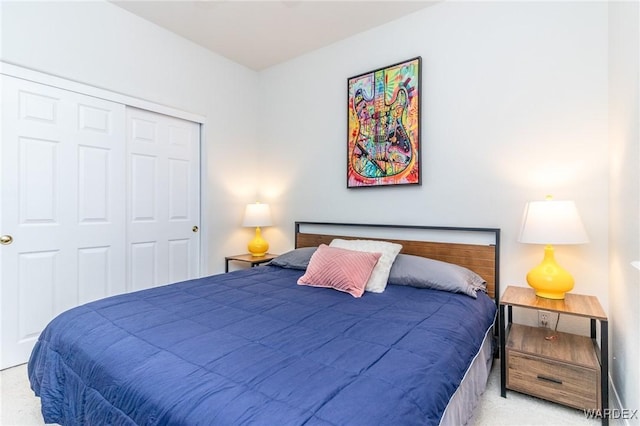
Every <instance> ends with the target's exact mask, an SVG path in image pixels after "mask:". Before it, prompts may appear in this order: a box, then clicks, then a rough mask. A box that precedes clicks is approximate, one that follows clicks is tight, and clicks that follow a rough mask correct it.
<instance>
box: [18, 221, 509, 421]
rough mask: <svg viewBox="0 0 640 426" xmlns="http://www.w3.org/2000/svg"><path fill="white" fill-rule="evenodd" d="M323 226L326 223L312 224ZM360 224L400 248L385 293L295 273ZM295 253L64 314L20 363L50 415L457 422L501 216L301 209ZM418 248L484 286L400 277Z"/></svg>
mask: <svg viewBox="0 0 640 426" xmlns="http://www.w3.org/2000/svg"><path fill="white" fill-rule="evenodd" d="M318 227H319V228H320V229H325V228H326V229H331V230H332V232H331V233H329V232H324V231H321V232H316V231H312V232H311V231H306V229H310V230H314V229H316V228H318ZM335 229H337V230H340V231H339V232H337V233H334V232H333V230H335ZM344 230H347V231H344ZM352 230H355V231H357V232H354V233H353V234H354V235H349V233H350V232H351V231H352ZM345 232H346V233H345ZM422 232H427V233H431V232H435V233H436V234H439V233H442V232H444V233H454V234H461V235H463V236H464V238H466V237H468V236H470V235H475V234H478V235H483V236H485V237H488V239H489V242H486V243H485V242H481V243H477V242H473V243H471V244H467V243H460V242H433V241H423V240H422V238H419V239H416V235H419V234H420V233H422ZM367 233H372V234H374V235H378V234H382V235H383V237H368V236H367V237H365V236H364V235H365V234H367ZM395 234H400V235H403V236H402V237H401V238H391V237H390V236H393V235H395ZM367 235H369V234H367ZM365 238H366V239H367V240H368V241H372V242H375V241H381V240H382V241H384V243H385V244H386V243H388V244H391V245H395V244H397V245H400V246H401V250H400V252H399V253H400V254H398V255H397V257H396V258H395V259H394V261H393V265H392V269H391V272H390V275H388V282H387V283H386V287H385V288H384V290H383V291H382V292H375V293H374V292H369V291H366V292H364V293H363V294H362V296H361V297H354V296H353V295H352V294H350V293H347V292H345V291H336V290H335V289H331V288H321V287H316V286H311V285H305V284H304V283H302V285H301V280H303V278H304V277H306V276H307V275H308V274H309V273H310V271H311V270H312V269H314V268H316V267H317V266H318V265H317V261H318V259H319V258H320V257H321V254H320V252H321V251H322V253H325V252H326V253H329V252H331V253H332V255H333V254H336V253H338V254H341V253H342V252H340V250H343V251H344V250H346V251H347V252H349V253H348V254H349V255H350V256H351V255H352V250H349V249H344V248H340V247H338V246H336V247H333V246H332V244H334V242H336V240H338V241H346V243H345V244H347V245H348V244H350V243H358V242H360V241H362V240H363V239H365ZM305 251H306V252H308V256H309V257H308V258H307V259H306V262H307V264H306V265H303V267H301V266H300V265H293V266H292V265H290V264H287V262H284V260H283V261H282V262H280V263H278V262H276V261H274V262H272V263H270V264H267V265H266V266H260V267H256V268H249V269H245V270H240V271H234V272H231V273H227V274H219V275H213V276H209V277H204V278H200V279H196V280H191V281H186V282H181V283H176V284H171V285H167V286H163V287H156V288H152V289H148V290H144V291H139V292H134V293H128V294H123V295H119V296H114V297H110V298H107V299H103V300H99V301H96V302H92V303H89V304H86V305H83V306H79V307H77V308H73V309H71V310H69V311H67V312H64V313H63V314H61V315H60V316H58V317H57V318H55V319H54V320H53V321H52V322H51V323H50V324H49V325H48V326H47V327H46V329H45V330H44V331H43V332H42V334H41V336H40V338H39V340H38V342H37V344H36V346H35V347H34V350H33V353H32V355H31V358H30V361H29V365H28V372H29V379H30V382H31V386H32V389H33V390H34V392H35V393H36V395H37V396H39V397H40V398H41V403H42V413H43V417H44V420H45V421H46V422H47V423H59V424H64V425H76V424H113V425H133V424H148V425H156V424H157V425H160V424H162V425H200V424H204V425H209V424H219V425H239V424H255V425H303V424H304V425H375V424H398V425H399V424H402V425H413V424H415V425H437V424H443V425H449V424H450V425H454V424H465V423H467V422H468V420H469V419H470V417H471V415H472V412H473V408H474V407H475V405H476V404H477V401H478V398H479V396H480V395H481V393H482V392H483V390H484V387H485V385H486V381H487V377H488V374H489V370H490V368H491V363H492V359H493V354H494V351H495V347H494V345H495V338H494V337H495V334H494V331H493V330H494V322H495V318H496V306H497V295H498V294H499V291H498V282H499V280H498V269H499V268H498V265H499V230H498V229H488V228H449V227H412V226H390V225H358V224H331V223H318V222H297V223H296V224H295V250H292V251H291V252H290V253H289V255H293V257H294V258H296V257H300V256H299V255H300V254H301V253H303V252H305ZM365 251H366V250H365ZM354 256H360V254H357V255H356V254H354ZM367 256H368V257H370V256H374V257H376V256H377V257H376V259H382V257H380V253H374V252H371V251H369V252H368V254H367ZM401 256H402V257H401ZM368 257H367V258H368ZM417 257H419V258H429V259H434V261H436V262H439V261H442V262H446V267H449V266H448V265H460V267H462V268H461V269H464V270H465V271H466V270H468V271H471V272H473V274H477V275H478V276H480V277H481V278H482V280H483V282H485V283H486V284H484V287H483V288H479V289H477V290H478V291H477V292H476V289H474V291H473V294H471V295H470V294H468V293H464V292H454V291H450V290H447V291H445V290H443V289H439V288H437V286H436V288H433V287H430V286H428V287H427V288H417V287H416V286H413V285H411V284H410V285H400V284H406V283H404V282H402V281H403V280H406V275H403V273H404V271H405V269H404V268H400V267H399V266H398V265H400V263H401V262H400V260H399V259H401V258H402V259H405V260H410V261H411V262H413V261H414V258H417ZM284 258H287V256H283V259H284ZM287 259H288V258H287ZM341 259H342V258H341ZM276 260H277V259H276ZM418 261H422V259H418ZM381 263H382V261H381V260H380V262H378V264H381ZM378 264H377V265H376V266H378ZM354 265H355V263H354ZM443 265H444V263H443ZM354 268H355V267H354ZM458 268H459V267H458ZM320 269H321V270H323V271H326V269H327V268H320ZM356 269H357V268H356ZM421 271H422V270H421ZM429 273H430V272H429ZM465 273H466V272H465ZM372 274H373V273H372ZM421 274H422V272H421ZM372 276H373V275H372ZM414 278H415V277H414ZM438 279H439V278H438ZM393 280H396V281H395V282H393V283H392V281H393ZM473 295H475V297H471V296H473Z"/></svg>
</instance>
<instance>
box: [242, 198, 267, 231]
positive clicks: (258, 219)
mask: <svg viewBox="0 0 640 426" xmlns="http://www.w3.org/2000/svg"><path fill="white" fill-rule="evenodd" d="M242 226H251V227H260V226H271V210H270V209H269V204H262V203H254V204H247V208H246V209H245V211H244V221H243V222H242Z"/></svg>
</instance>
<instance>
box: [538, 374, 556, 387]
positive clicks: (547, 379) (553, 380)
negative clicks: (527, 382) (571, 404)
mask: <svg viewBox="0 0 640 426" xmlns="http://www.w3.org/2000/svg"><path fill="white" fill-rule="evenodd" d="M538 379H540V380H546V381H547V382H552V383H557V384H559V385H561V384H562V380H558V379H554V378H552V377H545V376H541V375H540V374H538Z"/></svg>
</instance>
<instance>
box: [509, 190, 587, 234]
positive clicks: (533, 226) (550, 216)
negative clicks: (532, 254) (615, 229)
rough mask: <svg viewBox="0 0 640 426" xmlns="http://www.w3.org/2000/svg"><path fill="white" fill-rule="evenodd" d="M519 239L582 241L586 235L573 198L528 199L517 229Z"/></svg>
mask: <svg viewBox="0 0 640 426" xmlns="http://www.w3.org/2000/svg"><path fill="white" fill-rule="evenodd" d="M518 241H520V242H521V243H529V244H583V243H588V242H589V238H588V237H587V233H586V231H585V229H584V226H583V225H582V221H581V220H580V215H579V214H578V209H577V208H576V205H575V203H574V202H573V201H555V200H545V201H531V202H529V203H527V206H526V207H525V209H524V216H523V218H522V229H521V230H520V238H519V239H518Z"/></svg>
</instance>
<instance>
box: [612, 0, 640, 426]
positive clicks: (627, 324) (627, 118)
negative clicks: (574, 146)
mask: <svg viewBox="0 0 640 426" xmlns="http://www.w3.org/2000/svg"><path fill="white" fill-rule="evenodd" d="M639 40H640V7H639V5H638V2H611V3H609V152H610V170H611V171H610V173H611V177H610V181H609V185H610V198H609V205H610V216H609V229H610V235H609V244H610V251H609V257H610V260H611V265H610V274H609V275H610V276H609V278H610V281H609V283H610V284H609V294H610V307H611V312H612V314H611V347H612V353H611V376H612V377H613V382H614V383H615V386H616V391H617V393H618V394H619V395H620V399H621V403H622V408H626V409H638V408H640V335H639V334H638V326H639V325H640V310H639V309H638V306H640V271H638V270H637V269H635V268H633V267H632V266H631V262H632V261H637V260H640V224H639V223H638V219H639V218H640V96H639V93H640V82H639V79H640V41H639ZM638 423H640V421H638V419H636V421H635V423H634V424H638Z"/></svg>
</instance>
